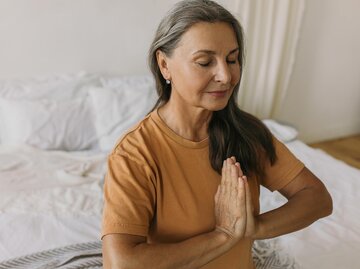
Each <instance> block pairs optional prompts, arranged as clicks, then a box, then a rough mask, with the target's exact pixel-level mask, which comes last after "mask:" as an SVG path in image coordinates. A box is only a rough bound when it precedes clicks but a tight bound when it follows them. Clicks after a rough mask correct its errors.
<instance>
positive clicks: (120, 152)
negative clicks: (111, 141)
mask: <svg viewBox="0 0 360 269" xmlns="http://www.w3.org/2000/svg"><path fill="white" fill-rule="evenodd" d="M156 129H157V127H156V124H155V123H154V121H153V120H152V118H151V113H150V114H148V115H147V116H146V117H145V118H144V119H143V120H142V121H140V122H139V123H137V124H136V125H135V126H133V127H132V128H131V129H129V130H128V131H127V132H126V133H125V134H124V135H123V136H122V137H121V138H120V139H119V140H118V142H117V143H116V145H115V147H114V148H113V150H112V151H111V153H110V156H113V157H114V156H121V157H125V158H127V159H129V160H131V161H134V162H137V163H141V164H142V165H143V164H144V162H145V163H148V162H149V160H150V159H151V158H152V155H153V154H154V152H153V149H152V145H153V144H154V143H157V142H156V140H158V139H157V133H158V131H157V130H156Z"/></svg>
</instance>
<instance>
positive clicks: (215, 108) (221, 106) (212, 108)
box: [207, 102, 228, 111]
mask: <svg viewBox="0 0 360 269" xmlns="http://www.w3.org/2000/svg"><path fill="white" fill-rule="evenodd" d="M227 104H228V103H227V102H226V103H221V104H220V103H218V104H212V105H209V106H208V107H207V109H208V110H210V111H220V110H223V109H224V108H225V107H226V106H227Z"/></svg>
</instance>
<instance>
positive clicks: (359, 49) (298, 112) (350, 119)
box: [276, 0, 360, 142]
mask: <svg viewBox="0 0 360 269" xmlns="http://www.w3.org/2000/svg"><path fill="white" fill-rule="evenodd" d="M359 11H360V1H358V0H341V1H338V0H307V1H306V10H305V14H304V21H303V26H302V33H301V35H300V40H299V45H298V53H297V58H296V62H295V66H294V70H293V75H292V79H291V82H290V85H289V91H288V93H287V97H286V100H285V104H284V106H283V108H282V109H281V110H280V111H279V113H277V115H276V118H277V119H278V120H281V121H283V122H288V123H291V124H293V125H294V126H296V127H297V128H298V129H299V131H300V138H301V139H302V140H304V141H307V142H316V141H320V140H326V139H332V138H337V137H342V136H347V135H352V134H356V133H360V16H359Z"/></svg>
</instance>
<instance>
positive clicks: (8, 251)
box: [0, 140, 360, 269]
mask: <svg viewBox="0 0 360 269" xmlns="http://www.w3.org/2000/svg"><path fill="white" fill-rule="evenodd" d="M286 146H287V147H288V148H289V149H290V150H291V151H292V152H293V153H294V154H295V155H296V156H297V157H298V158H299V159H300V160H301V161H303V162H304V163H305V165H306V166H307V167H308V168H309V169H310V170H311V171H312V172H313V173H314V174H316V175H317V176H318V177H319V178H320V179H321V180H322V181H323V182H324V183H325V185H326V186H327V188H328V190H329V192H330V193H331V195H332V198H333V202H334V211H333V214H332V215H331V216H329V217H327V218H324V219H320V220H319V221H317V222H315V223H314V224H313V225H311V226H309V227H308V228H306V229H303V230H301V231H298V232H295V233H292V234H288V235H284V236H281V237H278V238H274V239H270V240H267V241H266V243H267V244H268V245H271V246H272V248H274V249H276V251H277V252H279V253H285V254H286V255H287V256H288V257H291V258H292V259H295V260H296V262H297V264H298V265H299V268H305V269H310V268H311V269H313V268H327V269H329V268H330V269H331V268H360V262H359V261H358V257H357V256H358V253H360V209H359V207H358V205H359V204H360V196H359V195H358V191H359V190H360V170H359V169H355V168H353V167H350V166H348V165H347V164H345V163H343V162H341V161H339V160H336V159H334V158H332V157H331V156H329V155H327V154H326V153H325V152H323V151H321V150H317V149H313V148H310V147H308V146H307V145H306V144H304V143H303V142H301V141H300V140H294V141H291V142H288V143H286ZM106 157H107V156H106V154H104V153H101V152H97V151H82V152H64V151H44V150H40V149H36V148H33V147H29V146H21V147H20V146H16V147H10V146H6V147H5V146H1V145H0V182H1V183H0V184H1V188H0V231H1V232H0V261H3V260H7V259H12V258H15V257H19V256H23V255H29V254H32V253H35V252H39V251H45V250H49V249H52V248H59V247H64V246H66V245H71V244H79V243H86V242H93V241H96V240H99V236H100V225H101V210H102V185H103V178H104V174H105V171H106ZM260 199H261V201H260V204H261V211H263V212H264V211H267V210H270V209H273V208H276V207H278V206H280V205H282V204H283V203H285V202H286V200H285V199H284V198H283V197H282V196H281V195H280V194H279V193H278V192H273V193H271V192H270V191H268V190H267V189H265V188H261V198H260Z"/></svg>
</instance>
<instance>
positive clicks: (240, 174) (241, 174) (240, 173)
mask: <svg viewBox="0 0 360 269" xmlns="http://www.w3.org/2000/svg"><path fill="white" fill-rule="evenodd" d="M235 165H236V167H237V169H238V173H239V177H241V176H243V175H244V173H243V171H242V170H241V165H240V163H239V162H237V163H236V164H235Z"/></svg>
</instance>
